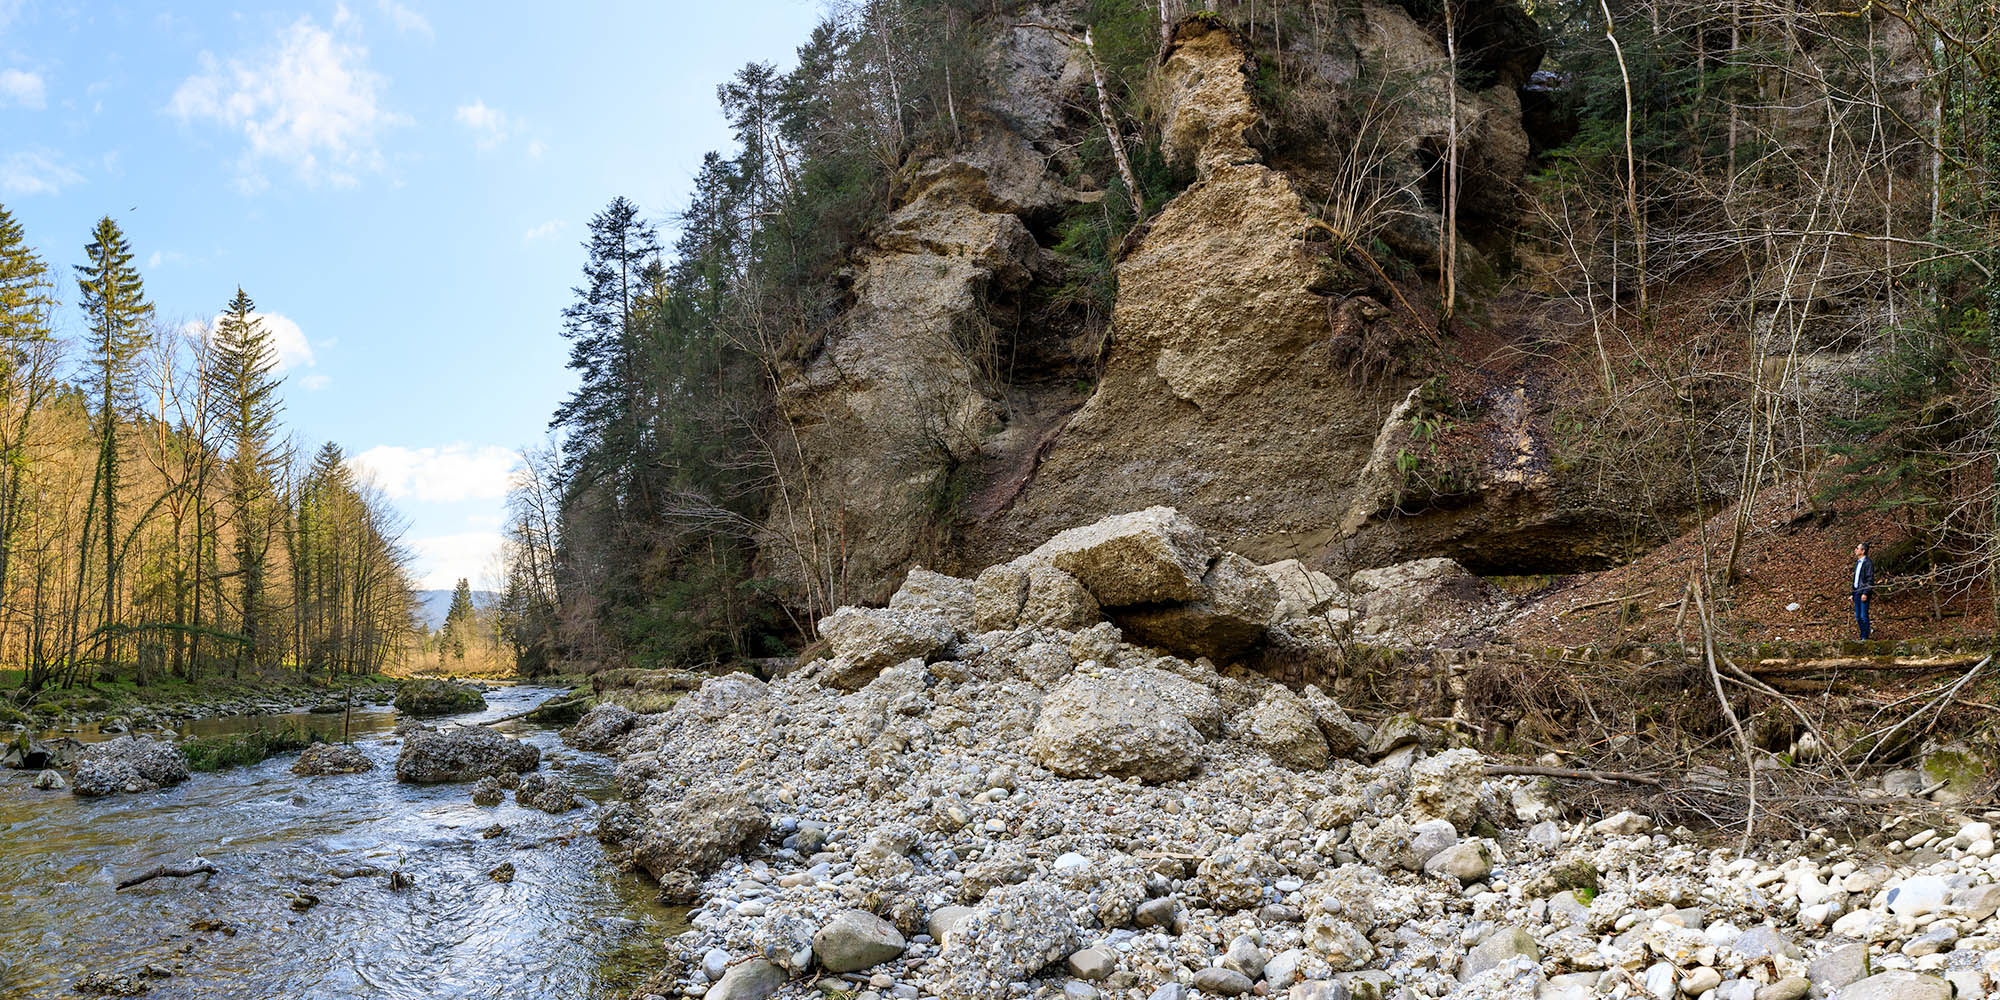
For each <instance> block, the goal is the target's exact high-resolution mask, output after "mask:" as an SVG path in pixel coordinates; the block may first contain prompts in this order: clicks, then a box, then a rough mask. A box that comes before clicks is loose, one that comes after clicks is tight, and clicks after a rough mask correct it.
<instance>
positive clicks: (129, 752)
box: [70, 736, 188, 797]
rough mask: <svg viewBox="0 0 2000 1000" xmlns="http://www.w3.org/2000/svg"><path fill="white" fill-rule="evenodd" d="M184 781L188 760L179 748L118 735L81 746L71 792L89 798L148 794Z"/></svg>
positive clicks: (159, 741)
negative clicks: (123, 794) (121, 793)
mask: <svg viewBox="0 0 2000 1000" xmlns="http://www.w3.org/2000/svg"><path fill="white" fill-rule="evenodd" d="M187 778H188V766H187V759H186V758H185V757H182V756H181V751H180V748H179V747H176V746H174V745H173V744H172V743H169V742H167V741H165V740H156V739H152V738H150V737H146V736H120V737H118V738H117V739H115V740H109V741H106V742H103V743H94V744H91V745H89V746H86V747H84V749H83V752H82V753H81V754H80V755H79V757H78V760H77V764H76V778H75V780H74V781H73V782H72V783H71V786H70V790H71V791H72V792H74V793H76V794H77V795H82V796H88V797H95V796H100V795H112V794H116V793H118V792H149V791H152V790H153V789H156V788H164V787H166V786H168V785H177V784H179V783H181V782H183V781H186V780H187Z"/></svg>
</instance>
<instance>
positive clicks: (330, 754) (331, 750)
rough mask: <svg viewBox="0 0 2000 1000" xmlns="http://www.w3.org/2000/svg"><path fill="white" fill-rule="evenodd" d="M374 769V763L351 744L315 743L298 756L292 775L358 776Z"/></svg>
mask: <svg viewBox="0 0 2000 1000" xmlns="http://www.w3.org/2000/svg"><path fill="white" fill-rule="evenodd" d="M374 769H375V762H374V761H372V760H369V759H368V755H367V754H364V753H362V752H361V748H359V747H357V746H355V745H353V744H351V743H315V744H313V745H312V746H309V747H307V748H305V750H304V752H302V753H300V754H299V759H298V762H297V763H295V764H293V765H292V773H293V774H298V775H305V776H309V777H310V776H316V775H322V774H360V773H361V772H363V771H372V770H374Z"/></svg>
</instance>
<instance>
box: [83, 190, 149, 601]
mask: <svg viewBox="0 0 2000 1000" xmlns="http://www.w3.org/2000/svg"><path fill="white" fill-rule="evenodd" d="M83 254H84V263H82V264H78V265H76V274H77V278H76V284H77V292H78V304H79V305H81V306H82V308H83V315H84V318H85V320H86V322H87V326H88V330H89V333H88V337H89V345H90V380H91V383H92V385H91V388H92V389H93V390H95V392H94V395H95V396H96V401H97V419H98V437H99V443H98V459H97V475H96V484H95V488H94V493H93V500H94V501H97V510H96V513H97V515H98V519H99V522H100V523H101V524H102V525H103V535H102V537H103V540H104V549H103V555H104V563H103V565H104V581H103V583H104V593H103V607H104V617H103V621H102V622H101V623H100V624H102V625H109V624H111V623H112V622H113V621H114V620H115V619H116V617H117V600H118V408H119V406H120V405H121V404H123V403H124V402H125V401H126V400H127V399H128V398H129V396H130V393H131V383H132V378H133V374H134V364H133V362H134V360H135V359H136V358H137V357H138V356H139V352H140V351H142V350H144V349H145V346H146V341H147V323H148V321H150V320H151V319H152V318H153V305H152V303H150V302H147V301H146V292H145V287H144V285H143V283H142V282H141V281H140V280H139V270H138V268H137V267H135V266H134V265H133V263H132V247H131V245H130V244H128V243H127V242H126V241H125V234H124V233H123V232H122V231H120V230H119V228H118V223H116V222H114V221H112V219H111V217H110V216H108V215H107V216H105V217H103V218H102V219H99V220H98V221H97V225H96V226H95V227H94V228H93V229H92V230H91V241H90V243H89V244H88V245H87V246H85V247H84V248H83ZM91 547H92V542H91V540H90V539H88V538H86V539H85V540H84V541H83V545H82V552H83V553H84V555H85V559H84V561H85V562H88V553H89V550H90V548H91ZM81 585H82V574H81V573H79V574H78V586H79V587H80V586H81Z"/></svg>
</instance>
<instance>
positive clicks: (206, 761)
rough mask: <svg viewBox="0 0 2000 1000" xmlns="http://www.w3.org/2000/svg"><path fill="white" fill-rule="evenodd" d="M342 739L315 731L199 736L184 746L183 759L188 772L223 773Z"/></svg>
mask: <svg viewBox="0 0 2000 1000" xmlns="http://www.w3.org/2000/svg"><path fill="white" fill-rule="evenodd" d="M338 740H339V737H338V736H335V735H330V734H326V733H321V732H320V731H319V730H316V729H292V728H283V729H253V730H251V731H249V732H247V733H229V734H227V735H223V736H199V737H196V738H194V739H191V740H189V741H187V742H186V743H183V744H181V756H182V757H185V758H187V764H188V770H191V771H220V770H222V769H223V768H225V767H242V766H244V765H246V764H255V763H257V762H259V761H261V760H264V759H265V758H267V757H270V756H273V755H275V754H281V753H291V752H293V751H296V750H304V749H305V748H306V747H309V746H311V745H313V744H314V743H315V742H319V743H333V742H338Z"/></svg>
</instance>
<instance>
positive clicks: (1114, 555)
mask: <svg viewBox="0 0 2000 1000" xmlns="http://www.w3.org/2000/svg"><path fill="white" fill-rule="evenodd" d="M1214 551H1215V547H1214V546H1213V545H1212V544H1210V542H1209V540H1208V536H1207V535H1205V534H1203V533H1202V530H1201V528H1199V527H1197V526H1196V525H1195V523H1194V522H1193V521H1190V520H1188V519H1187V518H1185V517H1182V516H1181V513H1180V512H1179V511H1177V510H1175V509H1173V508H1172V507H1148V508H1146V509H1145V510H1140V511H1134V512H1132V513H1129V514H1114V515H1112V516H1111V517H1107V518H1105V519H1103V520H1101V521H1097V522H1095V523H1093V524H1087V525H1084V526H1082V527H1080V528H1071V529H1069V530H1067V531H1063V532H1060V533H1058V534H1057V535H1056V536H1055V537H1054V538H1051V539H1049V540H1048V541H1046V542H1043V543H1042V544H1041V545H1040V546H1038V547H1037V548H1036V549H1035V550H1034V551H1033V552H1030V553H1028V554H1027V555H1026V556H1023V557H1022V558H1021V560H1019V561H1020V562H1023V563H1027V564H1034V563H1043V564H1046V565H1049V566H1053V567H1055V568H1056V569H1059V570H1062V571H1063V572H1065V573H1068V574H1069V575H1070V576H1073V577H1075V578H1076V580H1077V582H1079V583H1081V584H1083V586H1084V589H1086V590H1088V591H1090V593H1091V596H1092V597H1094V598H1096V599H1097V603H1098V604H1099V605H1101V606H1103V607H1107V608H1118V607H1129V606H1132V605H1137V604H1166V603H1181V602H1186V601H1195V600H1200V599H1201V597H1202V590H1201V580H1202V576H1203V575H1204V574H1205V573H1207V572H1208V563H1209V558H1210V556H1211V555H1212V554H1213V553H1214ZM1260 624H1261V623H1260Z"/></svg>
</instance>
